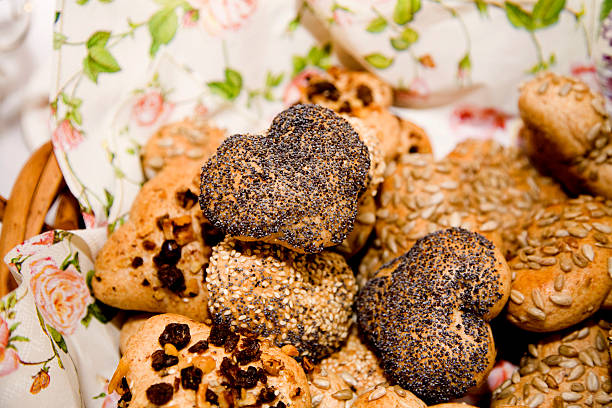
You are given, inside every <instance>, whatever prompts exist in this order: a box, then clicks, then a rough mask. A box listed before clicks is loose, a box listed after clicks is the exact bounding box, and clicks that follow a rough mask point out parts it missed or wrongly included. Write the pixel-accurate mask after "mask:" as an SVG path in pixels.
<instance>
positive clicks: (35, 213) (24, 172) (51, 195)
mask: <svg viewBox="0 0 612 408" xmlns="http://www.w3.org/2000/svg"><path fill="white" fill-rule="evenodd" d="M56 200H57V201H58V206H57V213H56V216H55V221H54V222H53V223H52V224H51V225H47V224H45V218H46V216H47V213H48V212H49V209H50V208H51V206H52V205H53V203H54V202H55V201H56ZM80 217H81V215H80V211H79V205H78V202H77V200H76V199H75V198H74V196H72V194H70V192H69V190H68V188H67V187H66V185H65V183H64V178H63V176H62V172H61V171H60V168H59V166H58V164H57V160H56V159H55V155H54V154H53V149H52V146H51V142H47V143H46V144H44V145H43V146H41V147H40V148H39V149H38V150H37V151H36V152H34V153H33V154H32V156H31V157H30V158H29V160H28V161H27V162H26V164H25V165H24V166H23V168H22V169H21V172H20V173H19V176H18V177H17V180H16V181H15V185H14V186H13V189H12V191H11V196H10V197H9V199H8V200H5V199H3V198H2V197H0V220H1V221H2V233H1V234H0V297H1V296H4V295H6V294H7V293H8V292H10V291H11V290H13V289H14V288H15V287H16V283H15V280H14V279H13V277H12V276H11V273H10V272H9V270H8V267H7V265H6V264H5V263H4V261H3V258H4V255H6V253H7V252H8V251H10V250H11V249H12V248H13V247H14V246H16V245H18V244H20V243H21V242H23V241H24V240H26V239H28V238H30V237H33V236H35V235H38V234H40V233H41V232H44V231H48V230H51V229H66V230H70V229H77V228H79V225H83V224H82V220H81V219H80Z"/></svg>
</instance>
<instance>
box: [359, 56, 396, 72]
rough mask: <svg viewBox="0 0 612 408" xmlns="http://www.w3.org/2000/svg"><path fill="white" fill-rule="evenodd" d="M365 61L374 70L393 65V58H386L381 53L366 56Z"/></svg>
mask: <svg viewBox="0 0 612 408" xmlns="http://www.w3.org/2000/svg"><path fill="white" fill-rule="evenodd" d="M364 58H365V60H366V61H367V62H368V64H370V65H372V66H373V67H374V68H378V69H385V68H387V67H389V65H391V64H392V63H393V58H389V57H385V56H384V55H382V54H380V53H377V52H376V53H374V54H369V55H366V56H365V57H364Z"/></svg>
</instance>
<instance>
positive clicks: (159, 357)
mask: <svg viewBox="0 0 612 408" xmlns="http://www.w3.org/2000/svg"><path fill="white" fill-rule="evenodd" d="M176 364H178V357H177V356H171V355H168V354H166V353H165V352H164V350H157V351H155V352H154V353H153V354H151V367H153V370H155V371H159V370H161V369H164V368H168V367H172V366H173V365H176Z"/></svg>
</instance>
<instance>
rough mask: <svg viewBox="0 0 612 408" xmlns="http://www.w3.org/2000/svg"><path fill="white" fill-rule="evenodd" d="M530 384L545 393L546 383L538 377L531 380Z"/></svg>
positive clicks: (546, 390) (546, 389)
mask: <svg viewBox="0 0 612 408" xmlns="http://www.w3.org/2000/svg"><path fill="white" fill-rule="evenodd" d="M531 385H533V386H534V387H535V388H536V389H538V390H540V391H542V392H543V393H545V394H546V393H548V384H546V383H545V382H544V380H543V379H541V378H540V377H535V378H534V379H533V381H532V382H531Z"/></svg>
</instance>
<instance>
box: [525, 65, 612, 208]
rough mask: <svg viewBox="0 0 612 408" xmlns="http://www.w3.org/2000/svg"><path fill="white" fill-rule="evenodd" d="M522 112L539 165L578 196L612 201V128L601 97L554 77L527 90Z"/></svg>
mask: <svg viewBox="0 0 612 408" xmlns="http://www.w3.org/2000/svg"><path fill="white" fill-rule="evenodd" d="M519 111H520V114H521V118H522V119H523V122H524V123H525V127H524V129H523V131H522V132H521V136H522V138H523V139H524V141H525V146H526V150H527V152H528V154H529V155H530V156H531V157H532V158H533V159H534V162H536V163H538V165H540V166H541V167H542V168H543V169H545V170H546V171H548V172H549V173H550V174H551V175H553V176H554V177H555V178H557V179H558V180H559V181H560V182H561V183H562V184H563V185H564V186H565V187H566V188H567V189H568V190H569V191H571V192H572V193H575V194H579V193H589V194H595V195H602V196H604V197H608V198H612V158H611V157H612V144H611V143H612V138H611V137H610V131H611V127H610V119H609V117H608V114H607V112H606V110H605V107H604V100H603V98H602V96H601V95H600V94H595V93H593V92H591V91H590V90H589V88H588V86H587V85H586V84H584V83H582V82H580V81H579V80H576V79H573V78H569V77H564V76H560V75H557V74H554V73H550V72H549V73H545V74H542V75H539V76H538V77H537V78H535V79H533V80H531V81H529V82H527V83H526V84H525V85H524V86H523V87H522V89H521V95H520V98H519Z"/></svg>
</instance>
